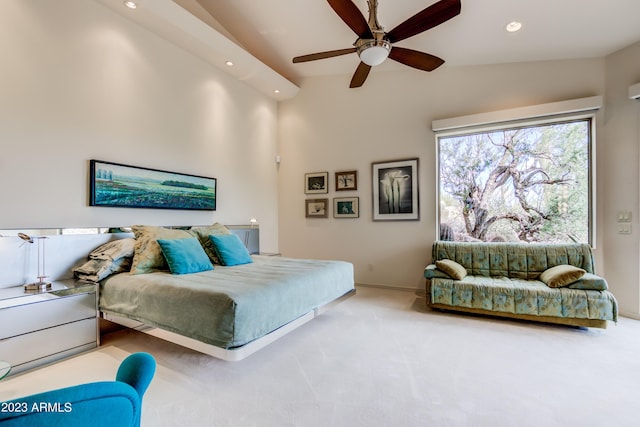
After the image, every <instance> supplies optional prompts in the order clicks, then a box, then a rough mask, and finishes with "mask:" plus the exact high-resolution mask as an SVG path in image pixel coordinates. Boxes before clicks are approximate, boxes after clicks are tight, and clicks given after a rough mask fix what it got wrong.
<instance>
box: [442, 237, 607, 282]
mask: <svg viewBox="0 0 640 427" xmlns="http://www.w3.org/2000/svg"><path fill="white" fill-rule="evenodd" d="M432 255H433V260H434V263H435V261H437V260H441V259H450V260H453V261H455V262H457V263H458V264H460V265H462V266H463V267H464V268H465V269H466V270H467V273H468V274H470V275H476V276H494V277H495V276H505V277H510V278H517V279H538V278H539V277H540V274H541V273H542V272H544V271H545V270H546V269H548V268H551V267H554V266H556V265H563V264H567V265H573V266H576V267H579V268H582V269H583V270H585V271H586V272H587V273H594V267H593V255H592V253H591V248H590V247H589V245H587V244H581V243H576V244H573V243H572V244H541V243H510V242H496V243H479V242H448V241H437V242H435V243H434V244H433V252H432Z"/></svg>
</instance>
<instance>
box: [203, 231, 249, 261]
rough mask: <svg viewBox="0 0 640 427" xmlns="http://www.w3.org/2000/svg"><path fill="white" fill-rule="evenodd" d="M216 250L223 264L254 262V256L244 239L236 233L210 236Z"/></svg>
mask: <svg viewBox="0 0 640 427" xmlns="http://www.w3.org/2000/svg"><path fill="white" fill-rule="evenodd" d="M209 239H211V242H212V243H213V246H214V247H215V250H216V255H218V259H219V260H220V263H221V264H222V265H226V266H232V265H241V264H249V263H252V262H253V258H251V255H250V254H249V251H248V250H247V248H246V247H245V246H244V243H242V240H240V238H239V237H238V236H236V235H235V234H227V235H224V236H209Z"/></svg>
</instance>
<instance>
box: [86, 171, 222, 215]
mask: <svg viewBox="0 0 640 427" xmlns="http://www.w3.org/2000/svg"><path fill="white" fill-rule="evenodd" d="M89 177H90V183H89V186H90V200H89V205H90V206H111V207H127V208H152V209H187V210H212V211H215V210H216V185H217V180H216V178H208V177H204V176H198V175H189V174H183V173H176V172H168V171H163V170H159V169H149V168H142V167H136V166H128V165H123V164H118V163H111V162H105V161H101V160H91V162H90V174H89Z"/></svg>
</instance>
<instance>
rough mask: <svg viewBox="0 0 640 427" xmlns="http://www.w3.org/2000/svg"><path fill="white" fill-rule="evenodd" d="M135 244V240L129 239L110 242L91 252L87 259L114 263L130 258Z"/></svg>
mask: <svg viewBox="0 0 640 427" xmlns="http://www.w3.org/2000/svg"><path fill="white" fill-rule="evenodd" d="M135 244H136V241H135V239H133V238H131V237H127V238H125V239H118V240H112V241H110V242H107V243H105V244H104V245H100V246H98V247H97V248H95V249H94V250H92V251H91V253H90V254H89V258H91V259H107V260H111V261H115V260H118V259H120V258H123V257H132V256H133V248H134V246H135Z"/></svg>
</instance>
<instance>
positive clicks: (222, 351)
mask: <svg viewBox="0 0 640 427" xmlns="http://www.w3.org/2000/svg"><path fill="white" fill-rule="evenodd" d="M355 293H356V291H355V289H353V290H351V291H349V292H347V293H346V294H344V295H343V296H341V297H338V298H337V299H335V300H333V301H331V302H329V303H327V304H325V305H322V306H320V307H317V308H315V309H313V310H311V311H310V312H308V313H306V314H303V315H302V316H300V317H298V318H297V319H294V320H292V321H291V322H289V323H287V324H285V325H283V326H281V327H279V328H278V329H276V330H274V331H272V332H270V333H268V334H267V335H265V336H263V337H261V338H258V339H256V340H253V341H251V342H250V343H247V344H245V345H243V346H240V347H234V348H222V347H217V346H214V345H211V344H207V343H204V342H202V341H198V340H196V339H193V338H189V337H185V336H184V335H180V334H177V333H175V332H170V331H166V330H164V329H161V328H157V327H155V326H149V325H146V324H144V323H142V322H139V321H137V320H133V319H129V318H126V317H121V316H117V315H114V314H111V313H104V312H100V315H101V317H102V318H103V319H105V320H108V321H110V322H113V323H117V324H119V325H122V326H126V327H127V328H130V329H135V330H136V331H139V332H143V333H145V334H148V335H152V336H154V337H156V338H160V339H163V340H165V341H169V342H172V343H174V344H178V345H180V346H182V347H186V348H190V349H192V350H195V351H198V352H200V353H204V354H208V355H209V356H213V357H216V358H218V359H222V360H226V361H229V362H237V361H240V360H242V359H244V358H246V357H247V356H250V355H251V354H253V353H255V352H257V351H258V350H260V349H262V348H264V347H266V346H267V345H269V344H271V343H272V342H274V341H276V340H277V339H278V338H281V337H283V336H285V335H286V334H288V333H289V332H291V331H293V330H294V329H297V328H298V327H300V326H302V325H304V324H305V323H307V322H309V321H310V320H312V319H313V318H314V317H317V316H319V315H320V314H322V313H324V312H325V311H327V310H329V309H331V308H332V307H333V306H335V305H337V304H338V303H340V302H342V301H344V300H345V299H347V298H349V297H351V296H353V295H355Z"/></svg>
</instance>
